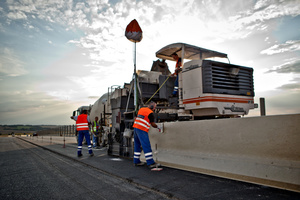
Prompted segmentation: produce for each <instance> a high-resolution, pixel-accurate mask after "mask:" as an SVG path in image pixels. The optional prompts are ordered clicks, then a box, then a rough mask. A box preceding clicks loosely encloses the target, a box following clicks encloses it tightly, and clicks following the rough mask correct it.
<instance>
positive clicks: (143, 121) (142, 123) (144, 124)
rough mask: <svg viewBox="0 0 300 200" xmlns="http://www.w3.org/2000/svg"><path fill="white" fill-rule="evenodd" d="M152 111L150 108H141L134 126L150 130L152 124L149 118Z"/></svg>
mask: <svg viewBox="0 0 300 200" xmlns="http://www.w3.org/2000/svg"><path fill="white" fill-rule="evenodd" d="M150 113H153V111H152V110H151V109H150V108H141V109H140V110H139V112H138V116H137V117H136V119H135V121H134V124H133V128H138V129H140V130H143V131H146V132H148V131H149V128H150V125H151V124H150V120H149V118H148V116H149V114H150Z"/></svg>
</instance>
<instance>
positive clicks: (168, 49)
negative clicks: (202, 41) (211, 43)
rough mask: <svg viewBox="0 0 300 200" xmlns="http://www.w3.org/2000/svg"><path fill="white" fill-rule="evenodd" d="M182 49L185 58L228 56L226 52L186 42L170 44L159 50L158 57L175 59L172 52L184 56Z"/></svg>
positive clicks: (198, 58) (197, 58)
mask: <svg viewBox="0 0 300 200" xmlns="http://www.w3.org/2000/svg"><path fill="white" fill-rule="evenodd" d="M182 49H184V59H189V60H200V59H202V60H204V59H206V58H212V57H220V58H227V54H225V53H220V52H217V51H212V50H209V49H204V48H201V47H197V46H193V45H189V44H185V43H174V44H169V45H167V46H165V47H163V48H161V49H160V50H159V51H157V52H156V57H158V58H162V59H166V60H172V61H174V59H173V57H172V54H173V53H177V55H178V56H179V57H182Z"/></svg>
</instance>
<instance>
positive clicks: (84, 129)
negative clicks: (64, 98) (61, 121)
mask: <svg viewBox="0 0 300 200" xmlns="http://www.w3.org/2000/svg"><path fill="white" fill-rule="evenodd" d="M71 119H74V120H75V121H76V128H77V131H78V149H77V156H78V157H81V156H82V153H81V152H82V141H83V137H85V140H86V142H87V145H88V151H89V154H90V156H94V153H93V150H92V144H91V139H90V133H89V124H90V120H89V116H88V115H87V110H83V111H82V114H80V115H78V116H72V117H71Z"/></svg>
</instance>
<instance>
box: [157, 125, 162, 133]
mask: <svg viewBox="0 0 300 200" xmlns="http://www.w3.org/2000/svg"><path fill="white" fill-rule="evenodd" d="M157 128H158V131H159V132H160V133H162V132H163V125H162V124H157Z"/></svg>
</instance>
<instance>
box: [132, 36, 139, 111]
mask: <svg viewBox="0 0 300 200" xmlns="http://www.w3.org/2000/svg"><path fill="white" fill-rule="evenodd" d="M133 76H134V108H135V111H136V112H137V109H138V97H137V74H136V42H134V71H133Z"/></svg>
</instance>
